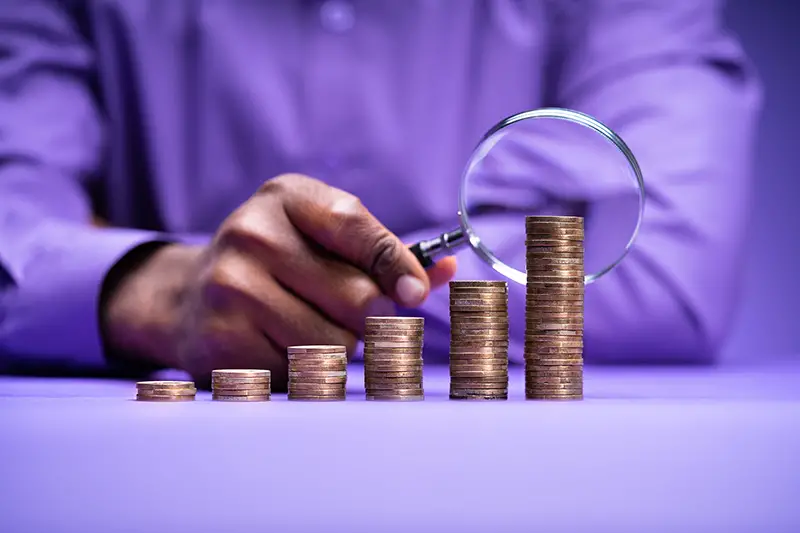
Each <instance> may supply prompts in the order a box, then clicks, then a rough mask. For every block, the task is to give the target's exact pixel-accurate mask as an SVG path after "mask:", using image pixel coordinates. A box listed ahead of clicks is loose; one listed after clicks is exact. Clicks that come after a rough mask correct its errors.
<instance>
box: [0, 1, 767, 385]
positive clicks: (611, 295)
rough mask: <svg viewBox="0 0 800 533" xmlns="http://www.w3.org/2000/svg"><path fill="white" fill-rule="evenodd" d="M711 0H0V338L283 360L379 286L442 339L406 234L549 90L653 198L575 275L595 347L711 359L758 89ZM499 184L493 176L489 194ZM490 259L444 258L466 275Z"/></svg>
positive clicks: (553, 190)
mask: <svg viewBox="0 0 800 533" xmlns="http://www.w3.org/2000/svg"><path fill="white" fill-rule="evenodd" d="M720 9H721V6H720V2H717V1H714V0H675V1H671V2H664V1H662V0H628V1H618V0H585V1H572V2H555V1H549V0H531V1H529V2H523V1H513V0H483V1H479V0H474V1H462V0H442V1H421V0H420V1H407V0H392V1H383V2H378V1H372V0H370V1H366V0H327V1H324V2H323V1H316V0H308V1H290V0H283V1H266V0H264V1H244V0H240V1H237V0H231V1H228V2H213V1H203V0H170V1H163V0H138V1H128V0H105V1H99V0H98V1H88V0H87V1H83V2H81V1H76V2H65V1H62V2H57V1H44V0H8V1H5V2H3V3H2V5H1V6H0V265H2V268H1V269H0V274H2V279H3V282H2V285H0V314H1V315H2V316H0V353H2V358H3V360H4V362H5V363H6V364H8V365H12V364H19V363H21V362H24V363H28V364H34V365H39V364H41V365H45V364H62V363H63V364H67V365H74V366H76V367H81V368H97V367H107V366H109V365H111V366H114V365H118V364H123V363H124V364H134V365H136V364H142V363H144V364H147V365H153V366H156V367H164V366H167V367H178V368H182V369H186V370H188V371H189V372H191V373H192V374H193V375H194V376H195V377H197V378H198V379H202V378H203V377H204V376H207V375H208V373H209V372H210V370H211V369H212V368H215V367H220V366H227V367H232V366H258V367H265V368H271V369H273V370H274V371H275V373H276V376H285V370H286V366H285V356H284V353H285V347H286V346H287V345H291V344H296V343H304V344H306V343H336V344H346V345H347V346H348V347H350V349H351V351H352V350H354V349H355V346H356V343H357V339H358V337H359V334H360V333H361V330H362V327H363V319H364V316H366V315H369V314H378V313H380V314H384V313H389V312H394V310H393V307H394V304H400V307H401V311H400V312H404V313H419V314H422V315H423V316H425V317H426V319H427V320H426V323H427V326H428V327H427V331H426V357H431V358H436V357H438V358H441V357H446V353H447V291H446V290H438V291H437V290H435V288H436V287H438V286H440V285H442V284H443V283H445V282H446V281H447V280H448V279H450V278H451V277H452V276H454V275H455V262H454V260H453V259H448V260H445V261H442V262H441V263H440V264H439V265H438V266H437V267H436V268H434V269H433V270H431V271H428V272H425V271H424V270H423V269H422V268H421V267H420V266H419V265H418V264H417V263H416V262H415V261H414V258H413V256H412V255H411V254H410V253H409V252H408V251H407V249H406V248H405V245H407V244H408V243H411V242H415V241H416V240H418V239H420V238H427V237H430V236H432V235H435V234H437V233H438V232H441V231H442V230H447V229H450V227H451V226H452V225H453V223H454V218H453V215H454V213H455V211H456V205H455V192H456V190H457V187H458V183H457V180H458V178H459V175H460V173H461V170H462V166H463V165H464V163H465V161H466V159H467V157H468V155H469V153H470V150H471V149H472V147H473V145H474V143H475V141H476V140H477V139H478V138H480V136H481V135H482V134H483V133H484V132H485V131H486V130H487V129H488V128H489V127H490V126H492V125H493V124H494V123H495V122H497V121H498V120H499V119H501V118H503V117H505V116H508V115H510V114H513V113H516V112H519V111H524V110H527V109H533V108H537V107H543V106H560V107H568V108H573V109H577V110H580V111H583V112H586V113H589V114H591V115H594V116H595V117H597V118H598V119H600V120H601V121H603V122H604V123H606V124H607V125H608V126H610V127H611V128H612V129H614V130H615V131H617V132H618V133H619V134H620V135H621V136H622V137H623V138H624V139H626V141H627V142H628V144H629V145H630V146H631V148H632V149H633V150H634V152H635V153H636V155H637V157H638V159H639V161H640V163H641V165H642V168H643V170H644V173H645V175H646V180H647V185H648V193H649V202H650V203H649V205H648V209H647V215H646V220H645V222H644V225H643V226H642V231H641V234H640V238H639V240H638V242H637V246H636V248H635V250H634V251H633V252H632V253H631V254H630V255H629V257H628V259H627V260H626V261H625V262H624V263H623V264H622V265H621V266H620V268H619V270H618V271H617V272H615V273H614V274H613V275H612V276H609V277H608V278H606V279H604V280H603V282H602V283H598V284H597V285H596V286H594V285H593V286H591V287H589V289H588V291H587V297H586V307H585V309H586V325H585V342H586V358H587V360H588V361H590V362H591V361H623V360H644V361H673V362H697V361H708V360H710V359H712V358H713V357H714V354H715V350H716V348H717V347H718V346H719V344H720V342H721V339H722V337H723V334H724V332H725V329H726V327H727V324H728V323H729V319H730V316H731V310H732V309H733V305H732V304H733V302H734V300H735V297H736V290H735V289H736V283H737V279H738V272H739V261H738V260H739V256H740V253H741V249H742V238H743V231H744V221H745V217H744V216H743V213H745V209H746V200H747V197H748V191H749V173H748V167H749V164H750V157H751V144H752V135H753V129H754V119H755V117H756V111H757V108H758V105H759V91H758V87H757V85H756V83H755V81H754V77H753V74H752V73H751V71H750V68H749V66H748V65H747V63H746V60H745V58H744V56H743V54H742V52H741V51H740V49H739V48H738V46H737V45H736V44H735V42H734V41H733V40H732V39H731V38H730V37H728V36H727V35H726V34H725V32H724V30H723V28H722V27H721V22H720ZM556 150H558V149H557V148H556ZM531 151H532V153H533V152H534V151H535V147H531ZM570 158H571V159H572V160H573V161H577V162H578V163H579V168H578V171H580V170H581V169H584V170H585V171H591V168H592V161H591V158H586V159H585V160H584V159H581V158H580V157H579V155H578V154H574V155H570ZM537 188H538V192H539V194H538V196H537V197H538V198H539V200H537V201H531V203H530V204H528V205H526V206H525V208H526V209H530V211H529V212H532V213H533V212H544V211H548V212H549V211H553V210H554V209H555V210H556V211H559V209H560V211H561V212H576V211H577V212H579V213H586V216H587V224H588V227H589V229H591V227H594V226H599V225H601V224H604V223H606V222H607V221H608V220H610V219H613V211H612V210H609V209H604V205H605V202H606V200H607V198H604V197H603V196H602V195H596V196H595V195H592V194H590V193H588V192H587V194H586V195H585V196H584V197H582V198H575V197H574V196H570V195H568V194H566V193H565V192H564V191H561V190H559V188H558V184H557V182H554V183H550V182H548V183H539V182H537V179H536V175H535V173H534V172H532V173H531V190H536V189H537ZM504 195H505V196H504ZM511 195H512V194H511V193H510V192H509V191H505V192H504V191H502V190H500V191H494V194H493V196H494V197H498V196H499V197H500V198H501V200H500V201H496V200H495V201H496V203H498V207H499V208H502V207H503V205H501V204H503V203H504V202H503V199H505V200H507V201H509V202H510V200H511ZM609 211H612V212H611V213H609ZM93 214H94V215H97V216H98V217H100V218H102V219H104V220H106V221H107V222H108V224H109V226H108V227H97V225H92V224H91V221H92V217H93ZM486 216H487V217H491V215H489V214H487V215H486ZM487 220H488V226H489V227H490V231H495V232H500V231H508V232H512V233H513V232H523V231H524V227H521V224H517V225H515V226H513V227H509V228H506V227H504V226H503V222H502V221H501V220H499V219H498V221H497V222H496V223H495V222H494V221H492V220H491V219H487ZM492 228H493V229H492ZM491 274H492V273H491V271H490V270H488V269H487V268H486V267H485V265H483V264H482V263H481V262H480V260H479V259H478V258H476V257H472V256H470V255H469V254H465V255H462V256H460V257H459V267H458V278H459V279H487V278H490V277H492V276H491ZM432 289H433V290H432ZM523 293H524V291H520V290H519V288H512V294H511V306H512V307H511V309H512V313H511V314H512V320H511V340H512V344H511V347H510V354H511V358H512V360H517V361H519V358H520V356H521V355H520V354H521V342H522V339H523V333H522V332H523V328H522V324H521V315H522V311H521V309H522V304H521V298H522V297H523V296H524V294H523ZM515 309H516V310H517V311H518V312H515V311H514V310H515Z"/></svg>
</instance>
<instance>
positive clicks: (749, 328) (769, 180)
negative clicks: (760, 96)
mask: <svg viewBox="0 0 800 533" xmlns="http://www.w3.org/2000/svg"><path fill="white" fill-rule="evenodd" d="M727 11H728V13H727V18H728V23H729V24H730V26H731V28H732V30H733V31H734V32H736V33H737V34H738V36H739V37H740V38H741V40H742V43H743V45H744V47H745V49H746V50H747V52H748V54H749V55H750V57H751V59H752V61H753V63H755V66H756V68H757V70H758V71H759V73H760V75H761V78H762V82H763V84H764V112H763V115H762V121H761V132H760V135H759V137H758V138H759V146H758V152H757V153H758V155H757V157H756V170H755V176H756V179H755V183H756V190H755V194H754V199H755V200H754V206H753V213H752V219H751V224H750V248H749V253H748V257H747V263H746V265H747V266H746V270H745V275H744V278H743V280H742V283H743V284H744V286H743V292H742V298H743V300H742V305H741V306H740V308H739V313H738V318H737V320H736V321H735V323H734V326H733V330H732V331H731V334H730V336H729V338H728V342H727V346H726V348H725V350H724V352H723V357H722V359H723V360H744V359H751V358H758V357H766V356H771V355H772V356H778V355H784V354H787V355H800V312H799V311H798V306H800V280H799V279H798V278H800V209H798V205H797V201H798V197H799V196H800V174H799V173H798V170H800V145H798V142H797V140H798V138H799V137H800V133H798V131H797V130H796V129H795V128H798V127H800V98H799V95H800V38H798V36H797V28H798V27H800V2H797V1H794V0H759V1H753V0H728V9H727Z"/></svg>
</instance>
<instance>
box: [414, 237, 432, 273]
mask: <svg viewBox="0 0 800 533" xmlns="http://www.w3.org/2000/svg"><path fill="white" fill-rule="evenodd" d="M423 242H424V241H420V242H418V243H417V244H413V245H411V246H409V248H408V249H409V250H411V253H412V254H414V257H416V258H417V260H418V261H419V264H421V265H422V266H423V268H430V267H432V266H433V265H434V264H435V262H434V260H433V259H431V258H430V257H429V256H428V254H427V253H425V251H424V250H423V249H422V243H423Z"/></svg>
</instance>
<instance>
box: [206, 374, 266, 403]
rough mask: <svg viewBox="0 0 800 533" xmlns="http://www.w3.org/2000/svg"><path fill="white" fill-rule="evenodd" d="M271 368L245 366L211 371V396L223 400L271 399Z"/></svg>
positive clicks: (253, 400) (263, 400)
mask: <svg viewBox="0 0 800 533" xmlns="http://www.w3.org/2000/svg"><path fill="white" fill-rule="evenodd" d="M270 391H271V374H270V372H269V370H249V369H243V368H231V369H220V370H214V371H213V372H211V393H212V394H211V398H212V399H213V400H216V401H222V402H266V401H268V400H269V399H270Z"/></svg>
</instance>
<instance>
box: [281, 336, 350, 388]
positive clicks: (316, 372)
mask: <svg viewBox="0 0 800 533" xmlns="http://www.w3.org/2000/svg"><path fill="white" fill-rule="evenodd" d="M287 352H288V355H289V399H290V400H310V401H336V400H344V399H345V397H346V387H347V348H346V347H345V346H338V345H325V344H318V345H308V346H289V347H288V348H287Z"/></svg>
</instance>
